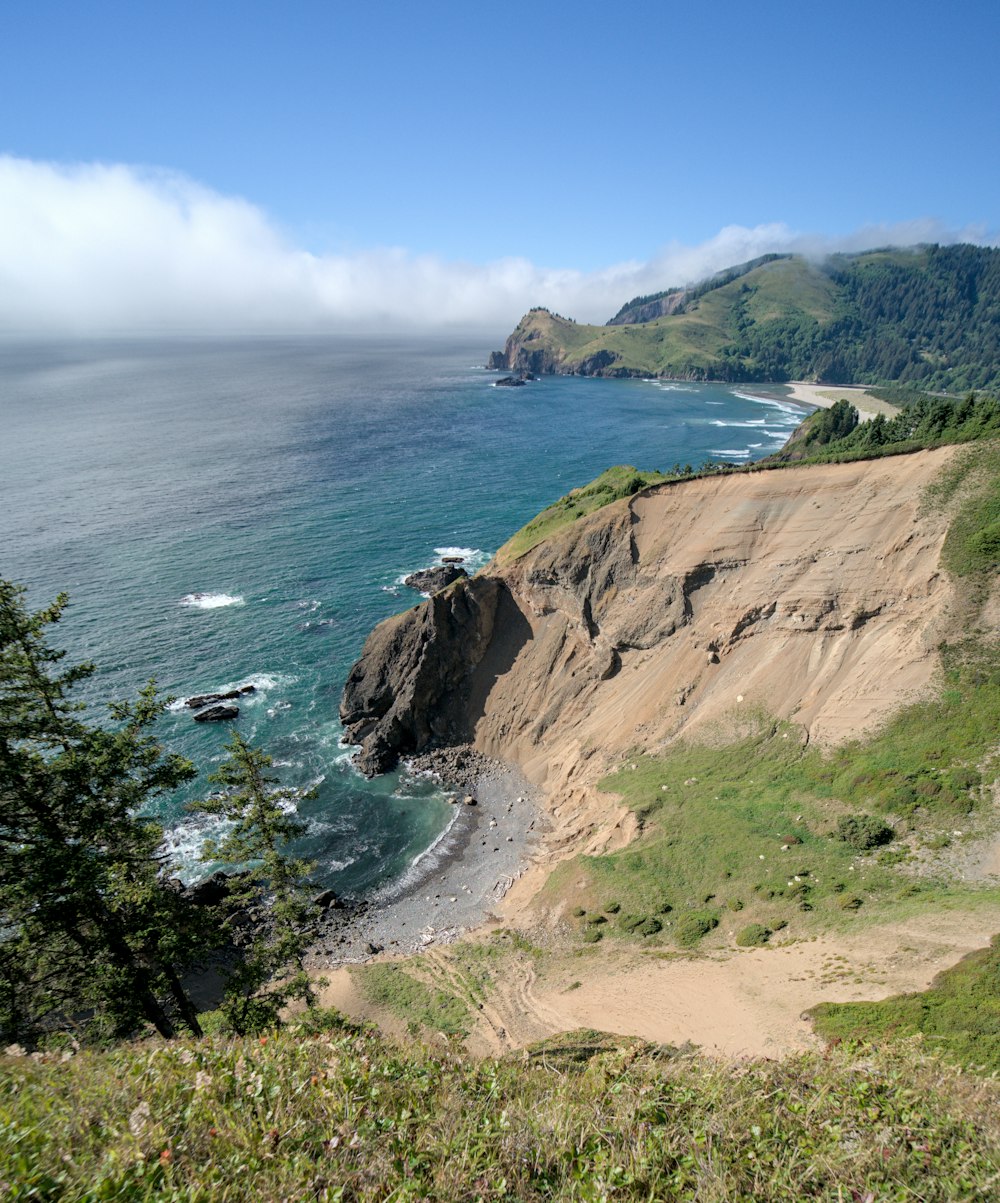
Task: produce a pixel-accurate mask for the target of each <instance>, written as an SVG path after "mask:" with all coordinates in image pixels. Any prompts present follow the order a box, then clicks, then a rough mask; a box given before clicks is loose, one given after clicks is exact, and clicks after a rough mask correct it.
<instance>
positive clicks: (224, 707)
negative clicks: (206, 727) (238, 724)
mask: <svg viewBox="0 0 1000 1203" xmlns="http://www.w3.org/2000/svg"><path fill="white" fill-rule="evenodd" d="M239 715H240V708H239V706H233V705H232V704H231V703H229V702H218V703H217V704H216V705H214V706H206V707H205V709H204V710H199V711H198V712H197V713H196V714H195V716H194V721H195V722H196V723H224V722H228V721H229V720H230V719H234V718H239Z"/></svg>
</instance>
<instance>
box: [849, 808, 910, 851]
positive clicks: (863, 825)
mask: <svg viewBox="0 0 1000 1203" xmlns="http://www.w3.org/2000/svg"><path fill="white" fill-rule="evenodd" d="M895 838H896V833H895V831H894V830H893V829H892V828H891V827H890V826H889V824H888V823H884V822H883V821H882V820H881V819H879V818H876V816H875V815H844V816H843V818H841V819H839V820H838V822H837V839H839V840H843V841H844V843H845V844H850V846H851V847H852V848H855V849H857V851H858V852H867V851H868V850H869V849H870V848H881V847H882V845H883V844H888V843H890V842H891V841H892V840H894V839H895Z"/></svg>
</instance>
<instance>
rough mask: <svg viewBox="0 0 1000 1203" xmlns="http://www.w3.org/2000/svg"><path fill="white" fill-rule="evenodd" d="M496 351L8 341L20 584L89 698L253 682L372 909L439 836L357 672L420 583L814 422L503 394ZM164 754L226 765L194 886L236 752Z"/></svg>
mask: <svg viewBox="0 0 1000 1203" xmlns="http://www.w3.org/2000/svg"><path fill="white" fill-rule="evenodd" d="M489 349H490V348H489V346H488V345H487V344H486V343H484V342H483V341H471V340H468V339H465V340H463V339H456V338H452V339H435V338H425V339H421V340H419V341H415V340H402V339H396V340H389V339H375V338H369V339H350V340H348V339H336V338H311V339H290V338H281V339H277V338H275V339H254V340H238V339H233V340H228V341H220V340H185V341H177V340H159V341H137V340H129V341H114V342H112V341H91V342H82V341H81V342H61V343H42V342H34V343H30V344H13V343H0V414H2V426H0V431H2V433H0V574H2V575H3V576H5V577H7V578H8V579H13V580H17V581H20V582H21V583H23V584H25V585H26V586H27V587H28V590H29V600H30V601H31V603H32V604H33V605H42V604H44V603H45V602H47V601H48V600H50V599H51V598H52V597H53V596H54V595H55V594H56V593H57V592H59V591H61V590H65V591H67V592H68V593H69V594H70V597H71V607H70V609H69V611H68V612H67V614H66V616H65V618H64V620H63V622H62V624H61V626H60V628H59V630H58V632H57V633H56V634H57V639H56V641H57V643H59V644H61V645H62V646H64V647H66V648H67V649H68V651H69V654H70V656H71V657H72V658H73V659H74V660H77V659H92V660H94V661H95V662H96V663H97V665H98V670H99V671H98V673H97V675H96V676H95V678H94V679H93V680H92V681H91V682H90V683H89V684H88V687H87V689H88V701H90V702H92V703H93V704H94V705H97V704H99V703H100V702H101V701H102V700H104V699H111V698H118V697H129V696H132V695H134V694H135V692H136V690H137V689H138V688H139V687H140V686H141V685H142V684H143V683H144V682H145V681H146V680H147V679H149V678H150V677H155V678H156V681H157V683H158V685H159V687H160V688H161V689H162V690H163V691H165V692H168V693H170V694H173V695H176V696H177V697H178V698H181V699H183V698H184V697H186V696H190V695H192V694H196V693H204V692H209V691H217V690H223V689H226V688H232V687H235V686H239V685H243V684H253V685H255V686H256V687H257V692H256V693H255V694H253V695H252V696H250V697H249V698H248V699H247V700H245V701H244V702H243V703H242V712H241V715H240V718H239V720H238V724H239V728H240V730H241V731H242V732H243V734H244V735H245V736H246V737H247V738H248V739H250V740H251V741H253V742H255V743H257V744H259V745H261V746H262V747H263V748H265V749H266V750H267V751H268V752H269V753H270V754H271V755H272V756H273V757H274V759H275V764H276V766H277V771H278V772H279V773H280V774H281V776H282V778H283V781H284V782H285V783H287V784H290V785H300V786H311V787H313V788H314V789H315V795H314V797H313V798H312V799H310V800H308V801H304V802H303V803H302V804H301V806H302V814H303V817H304V818H305V819H306V821H307V822H308V824H309V834H308V837H307V838H306V840H305V841H304V844H305V847H304V849H303V851H304V852H306V853H307V854H309V855H311V856H313V857H315V858H317V859H318V861H319V863H320V872H319V874H318V876H320V877H321V878H322V879H323V880H324V881H326V882H328V883H329V884H330V885H332V886H333V887H334V888H335V889H337V890H339V891H341V892H343V893H347V894H354V895H364V894H365V893H368V892H370V891H371V890H373V889H374V888H376V887H377V886H381V885H384V884H386V883H387V882H388V881H390V880H392V879H394V878H396V877H397V876H399V875H400V874H401V873H402V872H404V871H405V869H406V867H407V866H408V865H409V864H410V863H411V862H413V860H414V858H416V857H419V856H420V855H421V853H422V852H423V851H424V850H425V849H426V848H427V847H428V846H429V845H430V844H431V843H432V842H433V841H434V840H435V839H436V838H437V836H438V835H439V833H440V832H441V831H442V830H443V828H444V826H445V824H446V823H447V821H448V816H449V813H450V808H449V807H448V805H447V804H446V802H445V801H444V800H443V798H442V796H441V794H440V792H439V791H438V790H437V789H436V788H435V787H434V786H433V785H432V784H431V783H429V782H427V781H426V780H423V779H414V778H409V777H407V776H406V775H405V774H399V773H397V774H390V775H388V776H386V777H384V778H382V779H380V780H377V781H373V782H368V781H365V780H364V779H363V778H361V777H360V776H359V775H358V774H357V773H356V772H355V771H354V769H353V768H352V766H351V764H350V752H349V750H348V749H345V748H343V747H342V746H341V745H340V735H341V729H340V725H339V722H338V719H337V705H338V701H339V697H340V692H341V688H342V685H343V682H344V679H345V677H346V674H347V671H348V669H349V668H350V666H351V664H352V663H353V661H354V660H355V659H356V658H357V655H358V653H359V652H360V649H361V646H362V643H363V642H364V638H365V636H366V635H367V633H368V631H369V630H370V629H371V627H372V626H373V625H374V624H375V623H376V622H378V621H379V620H380V619H382V618H384V617H386V616H387V615H389V614H392V613H395V612H397V611H399V610H401V609H404V608H405V607H406V606H408V605H411V604H413V603H414V602H415V601H417V600H419V599H418V597H417V595H416V594H414V593H413V592H412V591H410V590H408V589H405V588H404V587H402V585H401V583H400V582H401V579H402V577H403V576H404V575H405V574H406V573H408V572H411V571H413V570H414V569H417V568H421V567H425V566H427V565H429V564H432V563H435V562H437V561H438V560H439V558H440V556H441V555H448V554H455V555H463V556H465V557H466V562H467V566H468V567H470V568H477V567H479V566H481V565H482V564H484V563H485V562H486V561H487V559H488V558H489V555H490V554H491V553H492V552H493V551H495V550H496V548H497V547H498V546H499V545H500V544H501V543H502V542H503V541H504V540H505V539H506V538H507V537H508V536H509V535H510V534H511V533H512V532H513V531H514V530H515V529H517V528H518V527H519V526H521V525H523V523H524V522H526V521H527V520H528V519H529V518H531V517H532V516H533V515H534V514H535V513H537V512H538V510H540V509H541V508H542V507H543V506H544V505H546V504H547V503H548V502H550V501H552V500H554V499H555V498H556V497H558V496H560V495H561V494H563V493H565V492H566V491H567V490H568V489H570V488H572V487H575V486H577V485H580V484H583V483H585V482H586V481H588V480H590V479H592V478H593V477H594V476H596V475H597V474H598V473H599V472H601V471H602V470H603V469H604V468H606V467H608V466H609V465H611V464H615V463H633V464H635V465H637V466H639V467H646V468H660V469H667V468H669V467H670V466H671V465H672V464H674V463H675V462H680V463H685V462H691V463H692V464H698V463H701V462H702V461H703V460H704V459H705V458H706V457H708V456H713V457H716V458H719V457H723V458H729V459H731V460H732V461H733V462H746V461H747V460H750V459H756V458H759V457H760V456H763V455H765V454H767V453H768V452H769V451H771V450H773V449H774V448H775V447H777V446H780V444H781V443H782V442H784V440H785V439H786V438H787V436H788V434H789V433H790V431H791V430H792V429H793V428H794V426H795V425H796V424H797V422H798V421H799V420H801V417H802V416H803V413H804V411H803V410H801V409H800V408H799V407H796V406H794V405H791V404H789V403H788V402H785V401H781V400H780V399H770V400H768V399H763V398H754V397H752V396H751V395H750V394H748V393H745V392H744V391H743V390H742V389H731V388H727V387H723V386H717V385H695V384H684V383H666V382H654V381H636V380H594V379H581V378H574V377H553V378H547V379H544V380H541V381H538V382H536V383H533V384H531V385H528V386H527V387H524V388H514V389H511V388H494V387H493V383H494V381H495V379H496V376H495V375H494V374H492V373H488V372H486V371H483V370H482V369H481V368H480V367H477V366H476V365H477V364H481V363H482V362H483V361H484V360H485V358H486V355H487V352H488V350H489ZM162 736H163V739H164V742H165V743H167V744H168V745H169V746H170V747H172V748H175V749H177V750H178V751H181V752H183V753H184V754H185V755H188V756H190V757H191V758H192V760H194V761H195V763H196V764H197V765H198V766H199V767H200V768H201V769H202V770H203V774H202V777H201V779H200V780H199V782H197V783H195V784H194V785H193V786H192V787H191V789H190V790H189V792H188V794H187V795H186V796H183V797H182V796H178V797H173V798H170V799H167V800H164V802H163V805H162V807H161V812H160V814H159V818H160V819H161V820H162V821H163V822H164V824H165V825H166V827H167V830H168V841H167V842H168V848H169V849H170V850H171V852H172V853H173V855H174V857H175V858H176V861H177V863H178V864H179V865H180V866H181V867H182V869H183V870H184V871H185V873H186V874H188V875H191V874H197V873H198V872H200V871H201V870H199V868H198V866H197V865H196V863H195V854H196V851H197V849H198V848H199V847H200V845H201V841H202V840H203V838H204V837H205V835H206V834H209V829H208V828H207V827H206V826H205V820H199V821H197V822H196V821H194V820H192V819H191V818H189V817H187V816H186V815H185V813H184V809H183V807H184V802H185V801H186V799H187V798H189V797H191V796H194V795H196V794H198V793H200V792H204V791H206V790H208V789H209V788H210V787H209V786H208V785H207V784H206V782H205V780H204V776H205V774H207V773H208V772H210V771H211V768H212V765H213V763H214V762H217V761H218V759H219V756H220V750H221V748H222V745H223V743H224V742H225V740H226V731H225V730H224V729H223V728H221V727H220V726H218V725H211V724H204V725H202V724H196V723H194V722H193V720H192V718H191V715H190V711H185V710H184V709H183V707H182V706H181V707H175V709H174V710H173V711H172V712H171V713H169V714H167V715H166V716H165V717H164V719H163V729H162Z"/></svg>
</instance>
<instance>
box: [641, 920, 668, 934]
mask: <svg viewBox="0 0 1000 1203" xmlns="http://www.w3.org/2000/svg"><path fill="white" fill-rule="evenodd" d="M636 930H637V931H638V933H639V935H640V936H655V935H656V933H657V932H659V931H662V930H663V924H662V923H661V922H660V921H659V919H647V920H646V921H645V923H642V924H640V926H639V927H638V928H636Z"/></svg>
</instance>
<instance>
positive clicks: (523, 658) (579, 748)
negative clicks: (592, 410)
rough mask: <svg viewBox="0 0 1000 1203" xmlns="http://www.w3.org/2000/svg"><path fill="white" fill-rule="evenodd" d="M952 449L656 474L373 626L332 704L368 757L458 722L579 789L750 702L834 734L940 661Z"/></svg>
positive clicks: (495, 748) (533, 772)
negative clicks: (938, 483) (941, 506)
mask: <svg viewBox="0 0 1000 1203" xmlns="http://www.w3.org/2000/svg"><path fill="white" fill-rule="evenodd" d="M951 454H952V451H951V450H950V449H942V450H937V451H929V452H921V453H918V454H915V455H909V456H902V457H896V458H892V459H883V460H875V461H868V462H863V463H857V464H832V465H828V466H821V467H809V468H805V469H786V470H781V471H762V472H759V473H756V474H752V475H739V476H728V477H716V478H706V479H699V480H692V481H687V482H682V483H679V484H673V485H667V486H661V487H659V488H657V489H653V490H650V491H647V492H645V493H642V494H639V495H637V496H635V497H633V498H630V499H628V500H625V501H621V502H618V503H616V504H614V505H611V506H608V507H606V508H605V509H603V510H600V511H599V512H597V513H596V514H593V515H591V516H590V517H588V518H586V519H581V520H579V521H578V522H576V523H575V524H574V525H572V526H571V527H569V528H567V529H565V530H563V531H561V532H560V533H559V534H558V535H556V536H555V537H553V538H551V539H549V540H548V541H547V542H545V543H543V544H542V545H540V546H538V547H536V548H535V549H534V550H532V551H531V552H529V553H528V554H526V555H525V556H523V557H522V558H521V559H519V560H517V561H515V562H513V563H509V564H504V565H497V564H496V563H494V564H492V565H490V566H489V567H488V568H487V569H486V570H485V571H484V572H483V573H482V574H480V576H478V577H476V578H474V579H472V580H468V581H460V582H458V583H457V584H456V585H455V586H453V587H451V588H450V589H449V590H447V591H445V592H443V593H441V594H438V595H437V596H436V597H434V598H432V599H430V600H429V601H427V602H425V603H423V604H422V605H420V606H417V607H415V608H414V609H412V610H409V611H407V612H406V613H404V614H401V615H398V616H396V617H395V618H393V619H390V620H389V621H387V622H385V623H383V624H381V626H380V627H378V628H377V629H376V630H375V631H374V632H373V634H372V635H371V637H370V638H369V640H368V642H367V644H366V646H365V649H364V653H363V655H362V658H361V660H360V661H359V662H358V664H357V665H356V666H355V668H354V669H353V670H352V673H351V675H350V679H349V681H348V683H347V687H346V689H345V693H344V700H343V704H342V718H343V720H344V723H345V725H346V727H347V729H348V733H349V736H350V737H351V738H352V739H353V740H354V741H355V742H359V743H361V744H362V749H363V750H362V755H361V763H362V766H363V767H364V768H365V769H366V770H367V771H370V772H377V771H381V770H383V769H385V768H386V767H388V766H389V765H390V764H392V763H393V762H394V761H395V759H396V758H397V757H398V756H399V755H405V754H406V753H409V752H412V751H418V750H420V749H421V748H423V747H426V746H427V745H428V744H429V743H430V742H431V741H434V740H436V741H438V742H448V741H460V740H465V739H471V740H473V741H474V742H475V744H476V745H477V746H478V747H479V748H480V749H481V750H483V751H484V752H487V753H490V754H493V755H497V756H501V757H504V758H506V759H509V760H513V761H515V762H517V763H518V764H519V765H521V767H522V768H523V769H524V770H525V772H526V773H527V774H528V776H529V777H530V778H532V779H533V780H535V781H536V782H538V783H539V784H544V785H545V786H546V787H547V788H549V789H550V790H562V791H563V792H564V793H566V792H567V791H569V792H575V790H574V789H573V787H576V786H585V785H586V784H588V783H590V782H592V781H593V780H594V779H595V778H596V777H597V776H599V775H602V774H603V773H604V772H605V771H606V768H607V765H608V764H609V762H610V761H611V760H613V759H616V758H618V757H620V755H621V754H623V753H624V752H626V751H627V750H628V749H631V748H635V747H642V748H645V749H655V748H657V747H659V746H662V745H663V744H664V742H666V741H669V740H670V739H672V738H674V737H676V736H678V735H681V734H687V733H695V732H698V731H701V732H703V733H707V731H708V728H709V726H710V725H711V724H713V723H715V722H717V721H721V722H722V723H723V724H725V725H726V726H728V727H729V728H730V729H732V730H733V731H734V732H735V730H738V727H739V725H740V721H741V715H743V714H749V713H750V712H751V711H755V710H759V709H764V710H766V711H768V712H770V713H772V714H775V715H778V716H781V717H783V718H788V719H790V720H792V721H793V722H795V723H797V724H799V725H800V727H801V728H802V731H803V738H809V739H811V740H817V741H820V742H825V743H830V742H836V741H839V740H842V739H845V738H847V737H849V736H851V735H852V734H855V733H857V732H860V731H862V730H864V729H865V728H868V727H871V726H873V725H875V724H877V723H878V722H879V720H880V719H881V718H883V717H884V716H885V715H886V714H887V713H889V712H890V711H891V710H892V709H893V708H895V707H897V706H899V705H900V704H902V703H903V702H905V701H906V700H907V699H908V698H910V697H911V696H913V695H914V694H916V693H917V692H919V691H920V690H921V689H922V688H924V687H925V686H926V685H927V683H928V681H929V679H930V677H931V675H932V673H933V671H934V668H935V663H936V661H935V655H934V648H935V646H936V644H937V642H938V640H939V639H940V638H941V637H942V634H943V633H944V629H945V623H946V619H947V614H948V607H949V603H950V600H951V589H950V586H949V584H948V582H947V580H946V579H945V578H944V576H943V575H942V574H941V573H940V572H939V570H938V557H939V553H940V547H941V542H942V540H943V538H944V533H945V520H944V518H943V517H940V516H937V515H930V516H922V517H920V518H919V520H918V511H919V508H920V498H921V494H922V491H923V488H924V486H925V485H926V484H927V483H929V481H930V480H932V479H933V477H934V476H935V474H936V473H937V472H938V471H939V469H940V468H941V467H942V466H943V465H944V463H945V462H946V460H947V459H948V458H949V456H950V455H951Z"/></svg>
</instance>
